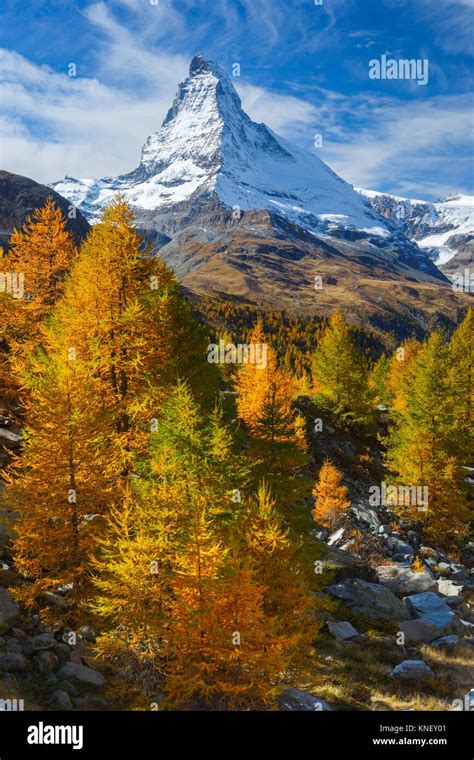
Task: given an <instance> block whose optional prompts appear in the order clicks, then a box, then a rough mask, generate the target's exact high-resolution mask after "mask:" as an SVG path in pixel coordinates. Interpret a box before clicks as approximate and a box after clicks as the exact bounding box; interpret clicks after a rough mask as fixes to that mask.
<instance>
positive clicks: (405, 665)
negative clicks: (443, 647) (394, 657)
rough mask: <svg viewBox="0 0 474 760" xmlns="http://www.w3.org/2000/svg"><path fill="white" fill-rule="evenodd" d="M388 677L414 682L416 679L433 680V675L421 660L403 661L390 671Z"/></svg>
mask: <svg viewBox="0 0 474 760" xmlns="http://www.w3.org/2000/svg"><path fill="white" fill-rule="evenodd" d="M390 677H391V678H406V679H407V680H408V679H409V680H414V679H418V678H434V677H435V674H434V673H433V671H432V670H431V668H430V667H429V666H428V665H427V664H426V662H423V660H403V662H401V663H400V664H399V665H397V666H396V667H395V668H394V669H393V670H392V672H391V673H390Z"/></svg>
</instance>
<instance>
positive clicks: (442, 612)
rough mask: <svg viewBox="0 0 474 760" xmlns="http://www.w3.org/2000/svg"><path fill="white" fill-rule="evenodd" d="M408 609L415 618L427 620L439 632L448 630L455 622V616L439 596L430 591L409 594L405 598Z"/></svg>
mask: <svg viewBox="0 0 474 760" xmlns="http://www.w3.org/2000/svg"><path fill="white" fill-rule="evenodd" d="M405 601H406V603H407V605H408V607H409V608H410V609H411V610H412V612H413V616H414V617H415V618H423V620H429V621H430V622H431V623H433V624H434V625H435V626H436V628H437V629H438V631H439V630H441V629H446V628H448V627H449V626H450V625H451V624H453V623H454V622H455V620H456V615H455V614H454V612H453V611H452V610H451V609H450V608H449V607H448V605H447V604H446V602H445V601H444V600H443V599H441V597H440V596H438V595H437V594H434V593H433V592H432V591H425V592H424V593H422V594H411V595H410V596H407V597H405Z"/></svg>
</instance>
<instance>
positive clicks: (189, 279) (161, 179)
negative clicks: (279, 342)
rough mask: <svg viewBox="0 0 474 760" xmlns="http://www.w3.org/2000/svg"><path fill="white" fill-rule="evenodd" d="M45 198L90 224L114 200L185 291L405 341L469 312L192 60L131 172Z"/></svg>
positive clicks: (419, 256) (341, 184) (75, 183)
mask: <svg viewBox="0 0 474 760" xmlns="http://www.w3.org/2000/svg"><path fill="white" fill-rule="evenodd" d="M52 187H54V189H55V190H56V191H57V192H59V193H60V194H61V195H63V196H64V197H66V198H68V199H69V200H70V201H71V202H73V203H74V204H75V205H77V207H78V208H79V209H80V210H81V211H82V212H83V213H84V214H85V215H86V216H87V218H88V219H89V220H90V221H91V222H94V221H95V220H96V219H97V218H98V216H99V214H100V212H101V210H102V209H103V208H104V207H105V206H106V205H107V203H109V202H110V200H111V198H112V197H113V196H114V194H115V193H117V192H119V191H120V192H122V193H123V194H124V195H125V196H126V198H127V199H128V201H129V202H130V204H131V205H132V206H133V207H134V209H135V212H136V219H137V224H138V226H139V228H140V229H141V230H143V231H144V232H145V233H146V235H147V236H148V238H149V239H151V240H152V241H153V242H154V243H155V247H156V249H157V250H159V251H160V254H161V255H162V256H163V257H164V259H165V260H166V261H167V262H168V263H169V264H170V265H171V266H172V267H173V268H174V269H175V271H176V272H177V274H178V276H179V277H180V279H181V280H182V282H183V284H184V285H185V286H186V287H187V288H189V289H190V290H192V291H194V292H197V293H205V294H214V295H220V294H226V295H232V296H235V297H237V298H240V299H243V300H244V301H248V302H253V303H258V304H262V305H265V306H271V307H277V308H281V309H285V310H287V311H292V312H298V313H307V314H315V313H317V314H321V315H328V314H330V313H332V312H333V311H334V310H336V309H342V310H343V311H345V313H347V314H348V315H350V316H351V318H352V319H353V321H358V322H359V323H362V322H363V323H367V322H370V323H371V324H372V326H373V327H374V328H375V329H382V330H392V331H395V333H397V334H400V335H403V331H407V332H408V333H410V332H412V331H415V332H417V333H420V332H421V333H422V334H424V333H425V332H426V331H427V330H428V329H430V328H432V327H434V326H435V325H439V324H440V323H441V324H443V325H444V326H447V327H449V326H452V325H454V324H455V323H456V322H457V321H458V319H459V317H460V315H461V313H462V311H463V309H464V308H465V305H466V298H465V297H464V296H463V294H461V295H459V294H457V293H453V292H452V290H451V287H450V285H449V283H448V280H447V279H446V278H445V276H444V275H443V274H442V273H441V272H440V271H439V269H438V268H437V267H436V266H435V265H434V264H433V262H432V260H431V259H430V257H429V256H428V255H427V254H426V253H425V252H424V251H423V250H421V249H420V248H419V247H418V246H417V245H416V244H415V243H414V242H412V241H411V240H409V238H408V237H407V235H406V234H405V232H404V231H403V230H402V229H401V228H400V227H399V225H397V224H396V223H395V222H394V221H393V220H392V219H391V218H386V217H384V216H383V215H381V214H380V213H379V212H378V211H377V210H375V209H374V208H373V207H372V205H371V204H370V203H369V201H368V199H367V198H365V197H364V196H363V195H361V193H358V192H356V191H355V190H354V188H353V187H352V186H351V185H349V184H348V183H347V182H345V181H344V180H343V179H341V178H340V177H338V176H337V175H336V174H335V173H334V172H333V171H331V169H330V168H329V167H328V166H326V164H324V163H323V162H322V161H321V160H320V159H319V158H317V157H316V156H315V155H313V154H312V153H309V152H307V151H304V150H302V149H301V148H299V147H297V146H295V145H292V144H291V143H289V142H288V141H287V140H284V139H283V138H281V137H279V136H278V135H276V134H275V133H274V132H272V131H271V130H270V129H269V128H268V127H266V126H265V125H264V124H257V123H255V122H253V121H252V120H251V119H250V118H249V117H248V116H247V114H246V113H245V112H244V111H243V110H242V107H241V102H240V99H239V96H238V94H237V92H236V90H235V88H234V86H233V84H232V82H231V80H230V79H229V77H228V76H227V75H226V74H225V72H224V71H223V70H222V69H221V68H220V67H219V66H218V65H217V64H215V63H213V62H211V61H207V60H205V59H204V58H203V57H202V56H200V55H198V56H196V57H195V58H194V59H193V60H192V62H191V65H190V70H189V77H188V78H187V79H186V80H185V81H184V82H183V83H181V84H180V85H179V89H178V93H177V95H176V98H175V100H174V102H173V105H172V107H171V108H170V110H169V112H168V114H167V116H166V118H165V120H164V122H163V124H162V126H161V128H160V129H159V131H158V132H156V133H155V134H153V135H151V136H150V137H149V138H148V139H147V141H146V143H145V145H144V147H143V150H142V155H141V161H140V164H139V166H138V167H137V168H136V169H134V170H133V171H131V172H129V173H128V174H123V175H120V176H118V177H105V178H103V179H100V180H94V179H74V178H72V177H65V178H64V179H63V180H60V181H59V182H55V183H54V184H53V185H52Z"/></svg>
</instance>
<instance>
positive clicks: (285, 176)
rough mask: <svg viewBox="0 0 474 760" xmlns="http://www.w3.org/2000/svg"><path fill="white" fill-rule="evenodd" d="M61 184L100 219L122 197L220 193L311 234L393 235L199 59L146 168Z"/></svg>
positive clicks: (147, 203) (143, 205)
mask: <svg viewBox="0 0 474 760" xmlns="http://www.w3.org/2000/svg"><path fill="white" fill-rule="evenodd" d="M52 187H54V189H55V190H56V191H57V192H59V193H61V194H62V195H65V196H66V197H68V198H70V199H71V200H72V201H73V202H74V203H75V204H76V206H77V207H78V208H80V209H81V211H82V212H83V213H84V214H85V215H86V216H88V217H89V219H91V220H94V218H96V217H97V216H98V214H99V213H100V211H101V210H102V209H103V207H104V205H106V204H107V203H108V202H109V201H110V198H111V197H112V195H113V194H114V193H116V192H117V191H118V190H120V191H122V192H123V193H124V194H125V195H126V197H127V198H128V200H129V201H130V203H131V204H132V205H133V206H135V207H136V208H139V209H143V210H156V209H157V208H163V207H166V206H170V205H173V204H176V203H180V202H183V201H189V200H190V199H196V198H197V197H199V196H203V195H209V194H211V193H215V194H216V195H217V197H218V198H219V199H220V200H221V201H222V203H223V204H225V206H227V207H230V208H236V207H237V208H239V209H241V210H242V211H248V210H251V209H268V210H271V211H274V212H275V213H278V214H280V215H281V216H284V217H285V218H287V219H289V220H291V221H293V222H296V223H297V224H299V225H301V226H302V227H304V228H305V229H308V230H314V231H318V232H322V231H323V230H328V231H330V230H331V229H334V228H335V227H341V226H343V227H345V228H353V229H358V230H360V231H363V232H366V233H368V234H371V235H377V236H380V237H388V236H389V234H390V232H389V230H388V228H387V225H386V223H385V222H384V221H383V220H382V219H381V218H380V216H379V215H378V214H376V213H374V211H373V209H372V208H371V207H370V205H369V204H368V203H366V201H365V199H364V198H362V197H361V196H360V195H359V194H358V193H356V192H355V191H354V189H353V187H352V186H351V185H349V184H348V183H347V182H345V181H344V180H342V179H341V178H340V177H338V176H337V175H336V174H334V172H333V171H331V169H329V167H328V166H326V164H324V163H323V162H322V161H321V160H320V159H319V158H317V156H315V155H313V154H312V153H309V152H307V151H304V150H301V149H300V148H298V147H296V146H294V145H291V144H290V143H289V142H287V141H286V140H284V139H282V138H281V137H278V136H277V135H276V134H274V133H273V132H272V131H271V130H270V129H269V128H268V127H266V126H265V125H264V124H257V123H255V122H253V121H252V120H251V119H250V118H249V117H248V116H247V114H246V113H245V112H244V111H243V110H242V106H241V102H240V98H239V96H238V94H237V92H236V90H235V88H234V86H233V85H232V83H231V81H230V79H229V77H228V76H227V75H226V74H225V72H224V71H223V70H222V69H221V68H220V67H219V66H218V65H217V64H215V63H213V62H210V61H206V60H205V59H204V58H203V57H202V56H200V55H198V56H196V57H195V58H194V59H193V60H192V62H191V66H190V71H189V78H188V79H186V81H185V82H183V83H182V84H180V85H179V90H178V93H177V96H176V99H175V101H174V103H173V105H172V107H171V108H170V110H169V112H168V115H167V116H166V118H165V120H164V122H163V124H162V126H161V129H160V130H159V131H158V132H156V133H155V134H153V135H151V136H150V137H149V138H148V139H147V141H146V143H145V145H144V147H143V150H142V155H141V161H140V164H139V166H138V168H137V169H135V170H134V171H132V172H130V173H129V174H124V175H121V176H118V177H105V178H103V179H100V180H93V179H79V180H76V179H74V178H72V177H65V178H64V179H63V180H61V181H59V182H55V183H53V185H52Z"/></svg>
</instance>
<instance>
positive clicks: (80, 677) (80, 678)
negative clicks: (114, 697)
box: [58, 662, 106, 689]
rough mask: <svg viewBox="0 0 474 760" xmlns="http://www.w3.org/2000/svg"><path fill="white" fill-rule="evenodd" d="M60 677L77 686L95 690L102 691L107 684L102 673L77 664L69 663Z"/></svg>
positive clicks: (60, 672) (62, 669)
mask: <svg viewBox="0 0 474 760" xmlns="http://www.w3.org/2000/svg"><path fill="white" fill-rule="evenodd" d="M58 677H59V678H64V679H65V680H66V681H70V682H71V683H72V684H74V685H75V686H89V687H92V688H94V689H102V688H103V687H104V686H105V683H106V681H105V678H104V676H103V675H102V673H99V672H98V671H97V670H92V668H88V667H86V665H80V664H79V663H77V662H67V663H66V664H65V665H63V666H62V668H61V670H60V671H59V672H58Z"/></svg>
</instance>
